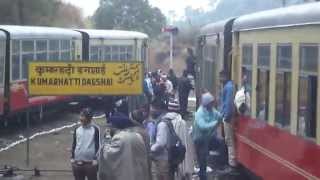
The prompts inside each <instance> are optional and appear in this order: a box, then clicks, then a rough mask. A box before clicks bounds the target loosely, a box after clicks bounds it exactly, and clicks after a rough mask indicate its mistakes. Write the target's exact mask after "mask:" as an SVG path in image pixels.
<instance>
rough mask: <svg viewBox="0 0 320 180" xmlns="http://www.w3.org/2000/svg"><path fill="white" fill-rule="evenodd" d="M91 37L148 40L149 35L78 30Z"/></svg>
mask: <svg viewBox="0 0 320 180" xmlns="http://www.w3.org/2000/svg"><path fill="white" fill-rule="evenodd" d="M77 31H79V32H83V33H86V34H88V35H89V38H90V39H147V38H148V35H147V34H144V33H141V32H136V31H122V30H102V29H77Z"/></svg>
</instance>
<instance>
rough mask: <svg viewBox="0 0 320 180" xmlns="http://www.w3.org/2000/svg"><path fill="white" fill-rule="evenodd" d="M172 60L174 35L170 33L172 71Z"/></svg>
mask: <svg viewBox="0 0 320 180" xmlns="http://www.w3.org/2000/svg"><path fill="white" fill-rule="evenodd" d="M172 59H173V33H172V32H170V69H172V66H173V64H172Z"/></svg>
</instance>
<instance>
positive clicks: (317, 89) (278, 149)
mask: <svg viewBox="0 0 320 180" xmlns="http://www.w3.org/2000/svg"><path fill="white" fill-rule="evenodd" d="M319 32H320V3H308V4H305V5H297V6H291V7H288V8H280V9H274V10H269V11H264V12H258V13H254V14H250V15H245V16H241V17H239V18H235V19H231V20H226V21H223V22H218V23H213V24H210V25H207V26H205V27H204V28H202V30H201V35H200V37H199V43H198V57H199V60H200V63H199V64H200V69H201V71H200V72H201V74H199V75H200V76H198V77H199V79H198V87H197V89H198V90H200V89H201V88H202V87H205V88H207V89H209V90H210V91H211V92H212V93H214V94H215V95H218V94H219V92H218V91H219V88H218V87H220V86H221V85H220V84H219V77H218V76H219V74H218V72H219V71H221V70H222V69H225V70H227V72H229V76H230V77H231V79H232V80H233V81H234V82H235V84H236V86H237V87H240V86H246V88H247V90H248V92H249V93H250V96H251V98H250V99H251V102H250V104H251V108H250V110H249V112H248V114H247V115H246V116H240V117H238V118H237V119H236V142H237V143H236V147H237V158H238V160H239V162H240V163H241V164H242V165H243V166H244V167H245V168H247V169H248V170H250V171H251V172H253V173H254V174H255V175H256V176H258V177H261V178H263V179H268V180H270V179H271V180H272V179H275V180H278V179H291V180H295V179H297V180H299V179H312V180H314V179H320V75H319V72H320V36H319ZM244 75H246V77H248V81H247V83H245V84H242V77H243V76H244ZM207 76H211V77H210V78H208V77H207ZM206 79H210V80H211V82H208V81H206Z"/></svg>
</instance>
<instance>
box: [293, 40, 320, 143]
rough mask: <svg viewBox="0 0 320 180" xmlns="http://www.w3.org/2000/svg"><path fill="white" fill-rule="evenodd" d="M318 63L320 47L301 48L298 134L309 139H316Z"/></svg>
mask: <svg viewBox="0 0 320 180" xmlns="http://www.w3.org/2000/svg"><path fill="white" fill-rule="evenodd" d="M318 61H319V47H318V45H315V44H313V45H312V44H309V45H306V44H305V45H302V46H301V47H300V75H299V99H298V100H299V101H298V103H299V106H298V108H299V109H298V134H299V135H301V136H304V137H308V138H315V137H316V127H317V124H316V122H317V119H316V117H317V106H318V105H317V98H315V97H317V95H318V94H317V87H318V77H317V76H318V68H317V67H318Z"/></svg>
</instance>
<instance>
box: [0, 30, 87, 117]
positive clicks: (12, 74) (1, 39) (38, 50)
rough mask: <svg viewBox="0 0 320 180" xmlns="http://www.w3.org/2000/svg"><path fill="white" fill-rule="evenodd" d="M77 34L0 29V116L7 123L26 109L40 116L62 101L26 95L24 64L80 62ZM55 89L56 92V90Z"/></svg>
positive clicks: (80, 39) (57, 31) (57, 98)
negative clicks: (35, 62) (10, 117)
mask: <svg viewBox="0 0 320 180" xmlns="http://www.w3.org/2000/svg"><path fill="white" fill-rule="evenodd" d="M81 45H82V36H81V33H79V32H76V31H73V30H67V29H62V28H52V27H29V26H6V25H1V26H0V114H1V115H2V120H5V121H7V120H8V119H7V117H9V116H11V115H19V114H20V112H24V111H25V110H26V109H27V108H33V109H36V110H37V111H38V112H40V117H41V116H42V112H43V108H44V107H46V105H48V104H52V103H56V102H61V101H66V100H68V99H70V97H66V96H59V97H58V96H29V95H28V91H27V67H28V66H27V65H28V61H37V60H39V61H46V60H47V61H50V60H54V61H57V60H64V61H70V60H74V59H78V60H81V59H82V52H81V51H82V49H81ZM57 90H58V89H57Z"/></svg>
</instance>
